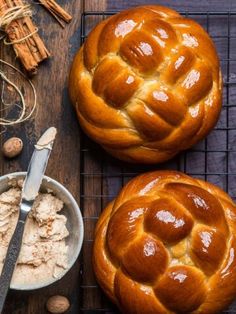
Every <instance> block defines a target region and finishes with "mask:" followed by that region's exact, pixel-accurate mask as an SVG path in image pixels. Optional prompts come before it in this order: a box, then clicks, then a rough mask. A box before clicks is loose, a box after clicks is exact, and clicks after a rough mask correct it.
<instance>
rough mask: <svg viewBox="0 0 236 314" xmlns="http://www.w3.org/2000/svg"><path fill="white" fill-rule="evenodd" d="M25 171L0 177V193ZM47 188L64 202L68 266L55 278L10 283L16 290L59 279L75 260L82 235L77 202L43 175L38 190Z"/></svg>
mask: <svg viewBox="0 0 236 314" xmlns="http://www.w3.org/2000/svg"><path fill="white" fill-rule="evenodd" d="M25 175H26V172H15V173H10V174H7V175H4V176H2V177H0V193H2V192H4V191H6V190H7V189H9V184H10V182H11V181H12V180H14V179H16V180H19V179H24V177H25ZM47 190H49V191H52V193H53V194H54V195H55V196H56V197H58V198H59V199H60V200H62V201H63V202H64V208H63V210H62V211H61V212H60V213H61V214H63V215H65V216H66V217H67V224H66V226H67V229H68V230H69V233H70V234H69V236H68V237H67V238H66V244H67V245H68V246H69V249H68V267H67V269H65V270H64V271H62V272H61V274H60V276H59V277H57V278H51V279H49V280H48V281H43V282H38V283H37V284H31V283H27V284H25V283H24V284H22V285H20V284H13V283H12V284H11V288H12V289H16V290H34V289H39V288H43V287H46V286H48V285H50V284H52V283H54V282H56V281H58V280H60V279H61V278H62V277H63V276H64V275H65V274H66V273H67V272H68V271H69V270H70V269H71V267H72V266H73V264H74V263H75V261H76V260H77V258H78V256H79V253H80V250H81V247H82V243H83V237H84V226H83V218H82V215H81V211H80V209H79V206H78V204H77V203H76V201H75V199H74V198H73V196H72V195H71V194H70V192H69V191H68V190H67V189H66V188H65V187H64V186H63V185H62V184H60V183H59V182H57V181H56V180H54V179H51V178H49V177H47V176H44V178H43V181H42V185H41V189H40V191H42V192H46V191H47Z"/></svg>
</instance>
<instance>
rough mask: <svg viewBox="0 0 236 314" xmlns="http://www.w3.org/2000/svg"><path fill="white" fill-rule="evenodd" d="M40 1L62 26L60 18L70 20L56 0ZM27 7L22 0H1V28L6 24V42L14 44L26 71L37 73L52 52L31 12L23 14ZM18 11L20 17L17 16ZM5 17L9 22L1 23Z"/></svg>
mask: <svg viewBox="0 0 236 314" xmlns="http://www.w3.org/2000/svg"><path fill="white" fill-rule="evenodd" d="M39 2H40V3H41V4H42V5H43V6H44V7H45V8H46V9H48V10H49V12H50V13H51V14H52V15H53V16H54V17H55V18H56V19H57V21H58V22H59V23H60V24H61V25H62V26H63V24H62V23H61V21H60V19H62V20H64V21H65V22H67V23H69V22H70V20H71V16H70V15H69V14H68V13H67V12H66V11H65V10H63V9H62V8H61V7H60V6H59V5H58V4H57V3H56V2H55V0H39ZM26 7H27V9H28V7H29V6H27V5H25V3H24V2H23V1H22V0H0V28H1V27H3V26H4V31H5V33H6V34H7V37H8V39H7V40H5V44H7V45H12V46H13V48H14V50H15V53H16V56H17V57H18V58H19V59H20V60H21V62H22V64H23V66H24V67H25V69H26V71H28V72H30V73H31V74H35V73H36V72H37V68H38V65H39V63H40V62H41V61H43V60H45V59H47V58H48V57H49V56H50V53H49V51H48V50H47V48H46V47H45V45H44V43H43V41H42V39H41V38H40V36H39V34H38V32H37V31H38V29H37V27H36V26H35V25H34V23H33V21H32V18H31V14H22V11H23V13H24V8H26ZM30 12H31V11H30ZM9 13H10V14H9ZM18 13H19V18H18V17H17V14H18ZM14 14H15V15H14ZM13 15H14V18H10V19H9V16H10V17H12V16H13ZM6 17H7V18H8V19H7V18H6ZM4 18H5V20H7V21H8V20H9V23H5V24H4V23H2V25H1V21H4Z"/></svg>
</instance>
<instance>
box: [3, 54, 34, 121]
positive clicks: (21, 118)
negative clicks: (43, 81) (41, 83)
mask: <svg viewBox="0 0 236 314" xmlns="http://www.w3.org/2000/svg"><path fill="white" fill-rule="evenodd" d="M0 63H2V64H4V65H6V66H9V67H10V68H12V69H13V70H14V71H16V72H17V73H19V74H20V75H21V76H22V77H23V78H24V79H25V80H26V81H27V82H28V83H29V85H30V87H31V89H32V91H33V95H34V101H33V106H32V109H31V110H30V112H29V113H27V112H26V111H27V105H26V102H25V98H24V95H23V94H22V92H21V90H20V88H19V87H18V86H17V85H16V84H15V83H14V82H12V81H11V80H10V79H9V78H8V77H7V76H6V74H5V73H4V72H3V71H2V70H0V78H1V79H2V80H3V82H6V83H7V84H8V85H10V86H11V87H12V88H13V89H14V90H15V91H16V93H17V94H18V95H19V97H20V102H21V106H19V105H18V104H15V106H16V107H20V109H21V112H20V113H19V116H18V117H17V118H16V119H15V120H9V119H7V118H0V125H1V126H7V125H15V124H19V123H22V122H24V121H27V120H29V119H30V118H31V117H32V115H33V113H34V111H35V109H36V106H37V93H36V90H35V87H34V84H33V83H32V81H31V80H29V79H28V78H27V77H26V75H25V74H24V73H22V72H21V71H20V70H18V69H17V68H16V67H14V66H13V65H12V64H10V63H8V62H6V61H4V60H2V59H0ZM1 101H2V104H3V105H4V107H5V108H6V107H7V106H9V104H5V102H4V100H3V95H1Z"/></svg>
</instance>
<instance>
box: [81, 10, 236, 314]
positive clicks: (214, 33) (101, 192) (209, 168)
mask: <svg viewBox="0 0 236 314" xmlns="http://www.w3.org/2000/svg"><path fill="white" fill-rule="evenodd" d="M115 13H117V12H84V13H83V14H82V18H81V44H83V42H84V40H85V39H86V37H87V35H88V33H89V32H90V30H91V29H92V28H93V27H94V26H95V25H96V24H97V23H98V22H100V21H101V20H103V19H105V18H107V17H109V16H111V15H113V14H115ZM181 14H183V15H184V16H188V17H189V18H191V19H194V20H196V21H197V22H198V23H200V24H201V25H202V26H203V27H204V28H205V29H206V30H207V31H208V33H209V34H210V35H211V37H212V38H213V40H214V42H215V45H216V48H217V51H218V54H219V57H220V60H221V68H222V73H223V80H224V93H223V108H222V112H221V117H220V120H219V122H218V124H217V126H216V127H215V129H214V130H213V131H212V132H211V133H210V135H209V136H208V137H207V139H205V140H204V141H202V142H200V143H199V144H197V145H196V146H194V147H193V148H192V149H191V150H188V151H186V152H184V153H182V154H180V155H179V156H177V157H176V158H175V159H173V160H171V161H169V162H167V163H165V164H161V165H153V166H143V165H127V164H126V163H124V162H119V161H117V160H115V159H113V158H112V157H110V156H109V155H108V154H106V153H105V152H104V151H103V150H102V149H101V148H100V147H99V146H98V145H96V144H95V143H93V142H92V141H90V140H89V139H88V138H87V137H86V136H85V135H84V134H81V151H80V153H81V178H80V179H81V181H80V182H81V208H82V209H83V215H84V224H85V241H84V246H83V252H82V255H83V256H82V266H81V285H80V302H81V303H80V310H81V313H86V314H89V313H106V314H113V313H118V311H117V310H116V309H115V307H114V306H113V305H112V304H111V303H110V302H109V301H108V300H107V298H106V297H105V295H104V294H103V293H102V291H101V290H100V288H99V287H98V285H97V283H96V280H95V277H94V274H93V270H92V264H91V256H92V246H93V236H94V228H95V225H96V222H97V220H98V216H99V214H100V213H101V211H102V210H103V208H104V207H105V206H106V205H107V204H108V202H109V201H111V200H112V199H113V198H114V197H115V196H116V195H117V193H118V192H119V190H120V189H121V187H122V186H123V185H124V184H125V183H126V182H127V181H129V180H130V179H131V178H133V177H134V176H136V175H137V174H139V173H142V172H145V171H149V170H154V169H155V170H156V169H176V170H179V171H183V172H185V173H187V174H189V175H191V176H194V177H197V178H201V179H204V180H208V181H210V182H212V183H214V184H216V185H218V186H219V187H221V188H223V189H224V190H225V191H227V192H228V193H229V194H230V195H231V197H232V198H233V199H234V200H236V12H214V11H211V12H210V11H209V12H181ZM235 284H236V283H235ZM224 313H228V314H233V313H236V303H235V304H233V305H232V306H231V307H230V309H229V310H228V311H225V312H224Z"/></svg>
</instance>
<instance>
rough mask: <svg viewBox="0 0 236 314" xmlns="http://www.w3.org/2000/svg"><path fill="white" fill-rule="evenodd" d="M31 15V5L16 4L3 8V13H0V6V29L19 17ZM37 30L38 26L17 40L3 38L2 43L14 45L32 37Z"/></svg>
mask: <svg viewBox="0 0 236 314" xmlns="http://www.w3.org/2000/svg"><path fill="white" fill-rule="evenodd" d="M31 16H32V10H31V6H30V5H29V4H26V5H17V6H14V7H12V8H8V9H7V10H5V11H4V12H3V13H1V8H0V30H1V31H4V30H6V28H7V27H8V26H9V25H10V24H11V23H12V22H13V21H17V20H19V19H22V18H25V17H31ZM37 32H38V28H36V29H35V30H34V31H33V32H31V33H30V34H27V35H26V36H24V37H22V38H19V39H17V40H13V41H7V40H6V39H4V44H5V45H14V44H19V43H21V42H23V41H25V40H26V39H28V38H30V37H32V36H33V35H34V34H35V33H37ZM4 37H5V36H2V37H0V40H2V39H3V38H4Z"/></svg>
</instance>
